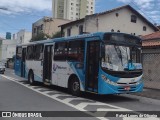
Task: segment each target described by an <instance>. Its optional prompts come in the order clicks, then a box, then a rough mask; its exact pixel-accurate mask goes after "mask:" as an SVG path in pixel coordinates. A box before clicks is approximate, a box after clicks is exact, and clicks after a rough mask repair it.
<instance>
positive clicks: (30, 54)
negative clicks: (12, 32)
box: [27, 46, 34, 60]
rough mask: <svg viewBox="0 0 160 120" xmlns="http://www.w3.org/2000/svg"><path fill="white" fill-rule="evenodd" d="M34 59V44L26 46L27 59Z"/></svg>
mask: <svg viewBox="0 0 160 120" xmlns="http://www.w3.org/2000/svg"><path fill="white" fill-rule="evenodd" d="M33 59H34V46H28V47H27V60H33Z"/></svg>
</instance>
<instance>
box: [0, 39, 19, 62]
mask: <svg viewBox="0 0 160 120" xmlns="http://www.w3.org/2000/svg"><path fill="white" fill-rule="evenodd" d="M16 44H17V41H16V40H2V45H1V51H2V53H1V57H0V58H1V60H6V59H7V58H12V57H13V55H15V54H16Z"/></svg>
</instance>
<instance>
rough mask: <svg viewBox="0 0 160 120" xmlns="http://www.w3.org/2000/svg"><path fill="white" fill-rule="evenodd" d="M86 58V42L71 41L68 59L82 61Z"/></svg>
mask: <svg viewBox="0 0 160 120" xmlns="http://www.w3.org/2000/svg"><path fill="white" fill-rule="evenodd" d="M83 59H84V42H83V41H70V42H69V45H68V60H69V61H79V62H82V61H83Z"/></svg>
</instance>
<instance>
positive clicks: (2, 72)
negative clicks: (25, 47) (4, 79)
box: [0, 63, 5, 74]
mask: <svg viewBox="0 0 160 120" xmlns="http://www.w3.org/2000/svg"><path fill="white" fill-rule="evenodd" d="M4 71H5V66H4V64H3V63H0V73H1V74H4Z"/></svg>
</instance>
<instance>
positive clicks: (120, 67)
mask: <svg viewBox="0 0 160 120" xmlns="http://www.w3.org/2000/svg"><path fill="white" fill-rule="evenodd" d="M102 52H103V57H102V68H105V69H108V70H110V71H134V70H140V69H142V65H141V63H140V53H141V49H140V48H138V47H135V46H120V45H107V44H105V45H104V49H103V51H102Z"/></svg>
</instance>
